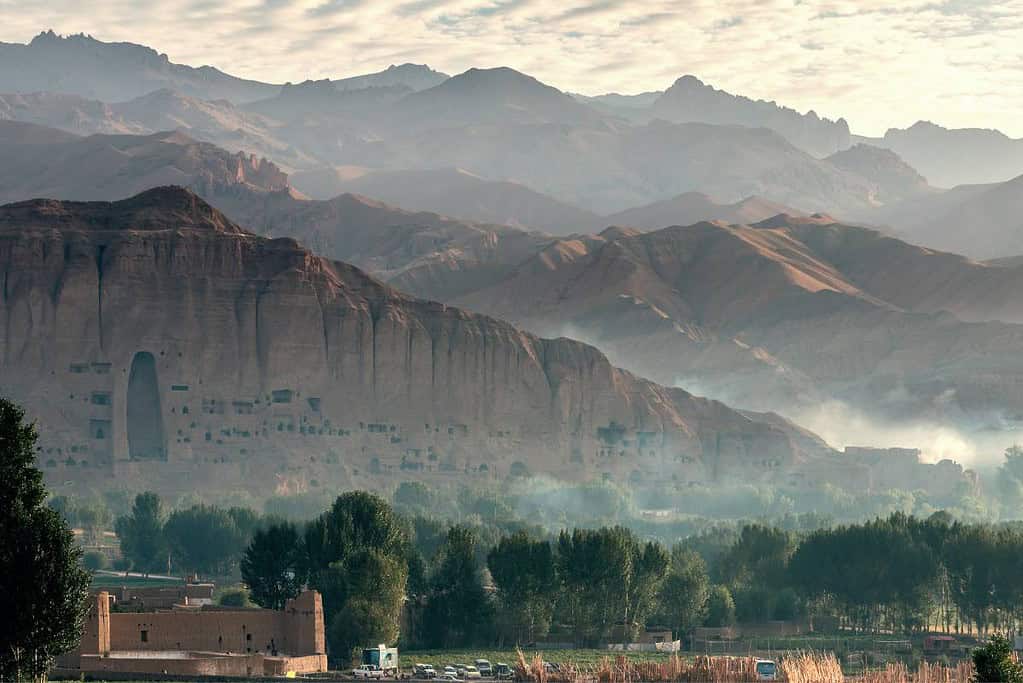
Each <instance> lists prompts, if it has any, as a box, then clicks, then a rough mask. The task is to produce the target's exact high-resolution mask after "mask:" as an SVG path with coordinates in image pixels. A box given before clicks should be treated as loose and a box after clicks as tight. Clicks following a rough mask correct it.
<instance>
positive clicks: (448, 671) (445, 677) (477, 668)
mask: <svg viewBox="0 0 1023 683" xmlns="http://www.w3.org/2000/svg"><path fill="white" fill-rule="evenodd" d="M513 677H514V671H512V668H511V667H510V666H508V665H507V664H504V663H503V662H498V663H497V664H495V665H493V666H491V665H490V661H489V660H486V659H477V660H476V661H475V662H473V663H472V664H448V665H447V666H445V667H444V668H443V669H441V670H439V671H438V670H437V669H436V668H434V666H433V665H432V664H416V665H415V667H413V669H412V678H418V679H424V680H432V679H436V680H438V681H475V680H480V679H482V678H496V679H503V680H510V679H511V678H513Z"/></svg>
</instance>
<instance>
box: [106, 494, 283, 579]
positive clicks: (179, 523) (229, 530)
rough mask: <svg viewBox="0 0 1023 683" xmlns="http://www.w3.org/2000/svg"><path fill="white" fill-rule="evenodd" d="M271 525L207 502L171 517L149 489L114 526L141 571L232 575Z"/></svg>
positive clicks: (128, 556)
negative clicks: (257, 533) (247, 549)
mask: <svg viewBox="0 0 1023 683" xmlns="http://www.w3.org/2000/svg"><path fill="white" fill-rule="evenodd" d="M267 523H269V522H268V520H265V519H263V518H261V517H260V516H259V515H258V514H256V513H255V512H253V511H252V510H250V509H248V508H242V507H233V508H230V509H224V508H220V507H217V506H213V505H206V504H202V503H200V504H196V505H193V506H191V507H188V508H185V509H183V510H175V511H173V512H171V513H169V514H168V513H167V512H166V511H165V510H164V506H163V502H162V501H161V500H160V497H159V496H158V495H157V494H155V493H153V492H151V491H147V492H146V493H140V494H139V495H137V496H136V497H135V502H134V503H133V505H132V508H131V512H130V513H129V514H127V515H123V516H121V517H118V518H117V521H116V523H115V526H114V528H115V530H116V532H117V536H118V538H119V539H120V542H121V552H122V554H123V555H124V558H125V559H126V560H127V561H128V562H129V563H130V565H131V567H133V568H135V569H136V570H138V571H141V572H146V573H152V572H161V571H164V572H166V571H175V570H183V571H187V572H195V573H198V574H204V575H212V576H227V575H229V574H231V573H232V571H233V570H234V568H235V566H236V564H237V562H238V559H239V557H240V556H241V554H242V551H243V550H245V547H246V544H248V542H249V540H250V539H251V538H252V535H253V533H255V531H256V530H257V529H258V528H260V527H261V526H262V525H264V524H267Z"/></svg>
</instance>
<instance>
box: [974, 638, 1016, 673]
mask: <svg viewBox="0 0 1023 683" xmlns="http://www.w3.org/2000/svg"><path fill="white" fill-rule="evenodd" d="M973 666H974V667H975V668H976V669H977V673H976V674H975V675H974V677H973V680H974V681H976V682H977V683H1023V665H1020V664H1019V663H1018V662H1017V661H1016V659H1015V658H1014V657H1013V653H1012V641H1010V640H1009V639H1008V638H1006V637H1005V636H994V637H993V638H991V642H989V643H988V644H987V645H984V646H983V647H979V648H977V649H976V650H974V651H973Z"/></svg>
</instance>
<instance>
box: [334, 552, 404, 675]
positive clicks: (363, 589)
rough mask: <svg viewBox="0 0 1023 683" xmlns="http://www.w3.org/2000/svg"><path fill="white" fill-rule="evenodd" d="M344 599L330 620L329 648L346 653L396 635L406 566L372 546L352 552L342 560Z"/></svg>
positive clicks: (389, 639)
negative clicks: (346, 581)
mask: <svg viewBox="0 0 1023 683" xmlns="http://www.w3.org/2000/svg"><path fill="white" fill-rule="evenodd" d="M343 575H344V576H345V577H347V580H348V585H347V586H346V592H347V599H346V600H345V603H344V609H342V610H340V611H338V612H337V613H336V614H335V615H334V616H333V618H332V619H331V620H330V622H329V629H328V632H327V636H328V638H329V640H330V646H331V651H332V652H334V653H337V654H340V655H342V656H343V657H345V658H347V656H348V655H349V654H350V653H352V651H353V650H354V649H355V648H356V647H358V646H359V645H376V644H377V643H393V642H395V641H396V640H397V639H398V624H399V623H400V621H401V605H402V598H404V594H405V590H404V587H405V583H406V581H407V579H408V566H407V564H405V563H403V562H402V560H401V558H399V557H392V556H388V555H385V554H384V553H381V552H380V551H378V550H374V549H361V550H358V551H356V552H354V553H353V554H352V555H350V556H349V557H348V559H347V560H346V561H345V562H344V573H343Z"/></svg>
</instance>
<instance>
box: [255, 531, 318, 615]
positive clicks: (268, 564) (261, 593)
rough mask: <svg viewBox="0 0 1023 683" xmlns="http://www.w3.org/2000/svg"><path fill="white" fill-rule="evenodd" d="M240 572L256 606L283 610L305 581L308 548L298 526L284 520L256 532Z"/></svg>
mask: <svg viewBox="0 0 1023 683" xmlns="http://www.w3.org/2000/svg"><path fill="white" fill-rule="evenodd" d="M241 571H242V580H243V581H245V583H246V584H247V585H248V587H249V589H250V590H251V591H252V599H253V601H255V603H256V604H257V605H260V606H261V607H266V608H267V609H276V610H281V609H284V605H285V603H287V601H288V600H290V599H292V598H294V597H296V596H297V595H298V594H299V592H301V590H302V586H303V585H304V584H305V582H306V562H305V551H304V549H303V547H302V537H301V536H300V535H299V533H298V529H297V528H296V527H295V525H294V524H291V523H290V522H282V523H280V524H274V525H272V526H270V527H268V528H267V529H262V530H259V531H256V533H255V535H254V536H253V537H252V542H251V543H249V547H248V548H246V550H245V554H244V555H243V556H242V560H241Z"/></svg>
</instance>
